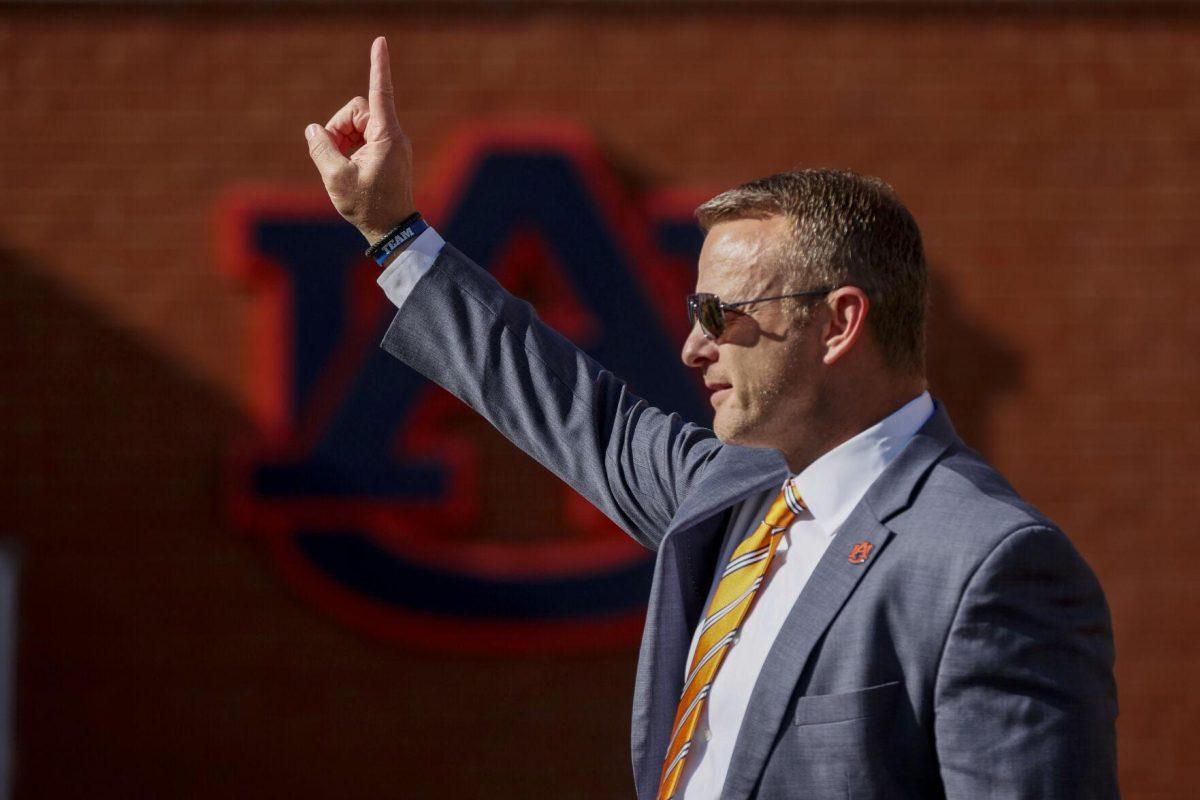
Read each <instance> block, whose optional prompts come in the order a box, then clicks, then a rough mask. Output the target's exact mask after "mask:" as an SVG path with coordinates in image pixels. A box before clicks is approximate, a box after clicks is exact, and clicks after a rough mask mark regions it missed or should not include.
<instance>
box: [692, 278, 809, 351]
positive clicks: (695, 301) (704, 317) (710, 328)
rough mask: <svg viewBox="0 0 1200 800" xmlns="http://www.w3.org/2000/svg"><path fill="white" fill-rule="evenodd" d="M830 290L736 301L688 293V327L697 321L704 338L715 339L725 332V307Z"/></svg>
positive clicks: (704, 294) (703, 293) (804, 295)
mask: <svg viewBox="0 0 1200 800" xmlns="http://www.w3.org/2000/svg"><path fill="white" fill-rule="evenodd" d="M832 291H833V288H832V287H830V288H824V289H810V290H809V291H807V292H793V293H792V294H777V295H772V296H771V297H756V298H754V299H753V300H738V301H737V302H736V303H726V302H725V301H723V300H722V299H721V298H719V297H717V296H716V295H715V294H708V293H707V292H700V293H698V294H689V295H688V296H687V315H688V328H694V327H696V323H697V322H699V323H700V330H701V332H703V333H704V337H705V338H706V339H717V338H720V336H721V334H722V333H724V332H725V310H726V309H729V308H737V307H738V306H748V305H750V304H751V303H765V302H766V301H768V300H782V299H784V298H785V297H817V296H820V295H826V294H829V293H830V292H832Z"/></svg>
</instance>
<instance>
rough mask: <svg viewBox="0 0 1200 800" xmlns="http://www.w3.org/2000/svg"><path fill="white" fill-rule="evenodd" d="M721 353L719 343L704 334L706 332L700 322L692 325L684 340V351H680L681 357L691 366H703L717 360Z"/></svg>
mask: <svg viewBox="0 0 1200 800" xmlns="http://www.w3.org/2000/svg"><path fill="white" fill-rule="evenodd" d="M719 353H720V351H719V350H718V349H717V343H716V342H714V341H712V340H711V339H709V338H708V337H707V336H705V335H704V332H703V331H701V330H700V323H699V322H697V323H696V324H695V325H693V326H692V330H691V331H690V332H689V333H688V336H687V338H686V339H684V340H683V352H682V353H680V358H682V359H683V363H684V364H687V365H688V366H689V367H703V366H705V365H707V364H711V363H712V362H714V361H716V360H717V355H718V354H719Z"/></svg>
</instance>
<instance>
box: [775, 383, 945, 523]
mask: <svg viewBox="0 0 1200 800" xmlns="http://www.w3.org/2000/svg"><path fill="white" fill-rule="evenodd" d="M932 415H933V400H932V399H931V398H930V396H929V392H923V393H921V395H920V396H919V397H916V398H914V399H913V400H910V401H909V402H908V403H905V404H904V405H903V406H901V407H900V408H899V409H898V410H896V411H894V412H893V413H892V414H890V415H888V416H887V417H885V418H884V419H883V420H881V421H880V422H878V423H876V424H875V425H872V426H871V427H869V428H867V429H866V430H864V431H862V432H861V433H859V434H857V435H856V436H854V437H853V438H852V439H848V440H847V441H845V442H842V443H841V444H840V445H838V446H837V447H835V448H833V449H832V450H830V451H829V452H828V453H825V454H824V455H823V456H821V457H820V458H818V459H817V460H816V461H814V462H813V463H811V464H809V465H808V466H807V467H805V468H804V470H803V471H801V472H800V473H799V474H798V475H795V476H794V477H793V478H792V483H793V485H794V486H795V487H796V490H797V492H799V494H800V497H801V498H802V499H803V501H804V504H805V506H806V507H807V508H808V510H809V511H810V512H811V513H812V515H813V519H815V520H816V521H817V523H818V524H819V525H820V526H821V528H822V530H824V531H825V533H826V534H828V535H830V536H832V535H833V533H834V532H835V531H836V530H837V529H838V528H839V527H841V525H842V523H843V522H845V521H846V518H847V517H849V516H850V512H851V511H853V510H854V507H855V506H857V505H858V503H859V501H861V500H862V498H863V495H865V494H866V493H867V489H869V488H871V484H872V483H874V482H875V480H876V478H878V477H879V475H880V474H881V473H882V472H883V470H884V469H885V468H886V467H887V465H888V464H890V463H891V462H892V459H894V458H895V457H896V456H897V455H899V453H900V451H901V450H903V449H904V446H905V445H906V444H908V442H909V440H911V439H912V437H913V435H914V434H916V432H917V431H918V430H920V429H921V426H922V425H924V424H925V422H926V421H927V420H928V419H929V418H930V416H932Z"/></svg>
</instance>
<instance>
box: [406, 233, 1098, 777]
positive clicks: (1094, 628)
mask: <svg viewBox="0 0 1200 800" xmlns="http://www.w3.org/2000/svg"><path fill="white" fill-rule="evenodd" d="M383 347H384V348H385V349H386V350H387V351H388V352H389V353H391V354H393V355H395V356H396V357H397V358H399V359H401V360H403V361H404V362H406V363H408V364H410V365H411V366H413V367H414V368H415V369H417V370H418V371H419V372H421V373H423V374H424V375H426V376H428V377H429V378H431V379H432V380H434V381H436V382H437V383H439V384H441V385H442V386H444V387H446V388H447V389H448V390H449V391H451V392H452V393H453V394H455V395H457V396H458V397H459V398H461V399H462V400H463V401H465V402H466V403H468V404H469V405H471V406H472V407H473V408H475V409H476V410H477V411H478V412H479V413H481V414H482V415H483V416H485V417H486V418H487V419H488V420H489V421H491V423H492V424H493V425H495V426H496V427H497V428H498V429H499V430H500V431H501V432H502V433H503V434H504V435H505V436H507V437H508V438H509V439H511V440H512V441H513V442H515V443H516V444H517V445H519V446H520V447H521V448H523V449H524V450H525V451H526V452H528V453H529V454H530V455H531V456H533V457H534V458H535V459H537V460H538V461H540V462H541V463H542V464H544V465H545V466H546V467H548V468H549V469H551V470H552V471H554V472H555V473H557V474H558V475H559V476H561V477H562V478H563V480H565V481H567V482H568V483H569V484H570V485H571V486H573V487H574V488H575V489H576V490H577V491H579V492H580V493H581V494H583V495H584V496H585V497H587V498H588V499H589V500H590V501H591V502H593V503H594V504H596V505H597V506H598V507H599V508H600V509H601V510H603V511H604V512H605V513H606V514H607V515H608V516H609V517H611V518H612V519H613V520H614V521H615V522H616V523H617V524H618V525H620V526H621V527H622V528H623V529H624V530H625V531H626V532H628V533H629V535H630V536H632V537H633V538H635V539H636V540H638V541H639V542H641V543H642V544H644V545H645V546H647V547H649V548H651V549H653V550H656V551H657V559H656V564H655V571H654V582H653V585H652V589H651V594H650V601H649V609H648V612H647V617H646V625H645V631H644V634H643V639H642V648H641V657H640V661H639V664H638V673H637V686H636V690H635V695H634V705H633V767H634V779H635V782H636V785H637V792H638V796H639V797H640V798H643V800H648V798H653V797H654V794H655V790H656V786H657V782H658V777H659V771H660V769H661V766H662V759H663V754H664V752H665V750H666V747H667V740H668V737H669V733H670V726H671V723H672V720H673V717H674V714H675V705H676V702H677V700H678V698H679V693H680V690H681V686H682V680H683V671H684V659H685V657H686V655H687V650H688V645H689V643H690V640H691V636H692V632H693V630H694V629H695V626H696V623H697V620H698V619H699V618H700V615H701V613H702V610H703V608H704V607H705V604H706V602H707V600H708V597H709V594H710V593H711V591H712V590H713V588H714V586H715V577H716V574H717V572H718V569H717V566H718V564H720V563H722V562H723V560H725V559H726V558H727V557H728V554H729V553H730V552H731V551H732V549H733V548H734V547H735V546H736V544H737V542H738V541H739V540H740V539H741V538H742V537H744V536H746V535H747V534H749V533H750V532H751V531H752V530H753V529H754V527H755V523H756V521H757V520H756V516H757V515H758V514H759V513H760V511H761V508H762V506H763V504H764V503H766V502H767V501H768V500H769V499H770V497H771V496H772V495H773V494H774V493H775V492H776V491H778V487H779V485H780V484H781V483H782V481H783V480H784V479H785V478H786V477H787V474H788V471H787V466H786V463H785V462H784V459H783V457H782V456H781V454H780V453H778V452H777V451H774V450H768V449H751V448H744V447H737V446H730V445H723V444H721V442H720V441H718V440H717V439H716V437H715V436H714V434H713V433H712V431H710V430H708V429H705V428H702V427H699V426H696V425H693V424H690V423H686V422H684V421H683V420H681V419H680V418H679V417H678V416H677V415H675V414H667V413H664V412H662V411H659V410H658V409H655V408H652V407H650V406H649V405H648V404H647V403H646V402H645V401H643V400H641V399H639V398H638V397H636V396H634V395H633V394H631V393H630V392H629V391H628V390H627V388H626V386H625V384H624V383H623V382H622V381H621V380H620V379H618V378H617V377H615V376H614V375H612V374H611V373H609V372H607V371H606V370H605V369H604V368H603V367H601V366H600V365H598V364H596V363H595V362H594V361H592V360H591V359H590V358H589V357H587V356H586V355H585V354H583V353H582V352H580V351H579V350H578V349H576V348H575V347H574V346H573V345H572V344H571V343H570V342H568V341H567V340H566V339H564V338H563V337H561V336H559V335H558V334H557V333H555V332H554V331H553V330H551V329H550V328H548V327H546V326H545V325H544V324H542V323H541V322H540V321H539V320H538V319H537V317H536V315H535V314H534V312H533V311H532V309H531V308H530V307H529V305H528V304H527V303H525V302H523V301H521V300H518V299H516V298H514V297H513V296H511V295H510V294H508V293H507V292H505V291H504V290H503V289H502V288H501V287H500V286H499V285H498V284H497V283H496V282H495V281H494V280H493V279H492V278H491V276H490V275H488V274H487V273H486V272H485V271H483V270H482V269H480V268H479V267H478V266H476V265H475V264H473V263H472V262H471V261H470V260H469V259H468V258H466V257H465V256H464V255H462V254H461V253H459V252H458V251H457V250H455V249H454V248H453V247H451V246H449V245H447V246H446V248H445V250H444V251H443V252H442V255H441V256H440V257H439V258H438V261H437V263H436V264H435V265H434V267H433V268H432V269H431V270H430V271H429V273H428V274H427V275H426V276H425V277H423V278H422V279H421V281H420V282H419V283H418V284H417V286H416V287H415V289H414V290H413V293H412V294H411V295H410V296H409V298H408V300H407V301H406V302H405V304H404V306H403V307H402V308H401V310H400V311H399V312H398V313H397V314H396V316H395V319H394V320H393V321H392V323H391V325H390V327H389V328H388V331H387V334H386V336H385V338H384V342H383ZM863 541H866V542H870V543H872V544H873V546H874V547H873V549H872V551H871V553H870V556H869V557H868V558H867V560H866V561H865V562H864V563H861V564H855V563H851V561H850V559H849V554H850V552H851V550H852V549H853V546H854V545H855V544H856V543H859V542H863ZM1112 665H1113V646H1112V631H1111V623H1110V620H1109V614H1108V609H1107V607H1106V605H1105V601H1104V595H1103V593H1102V592H1101V589H1100V585H1099V583H1098V582H1097V580H1096V578H1095V576H1094V575H1093V574H1092V572H1091V570H1090V569H1089V568H1088V566H1087V565H1086V564H1085V563H1084V561H1083V560H1082V559H1081V558H1080V556H1079V554H1078V553H1077V552H1076V551H1075V549H1074V547H1072V545H1071V543H1070V542H1069V541H1068V539H1067V537H1066V536H1065V535H1063V533H1062V532H1061V531H1060V530H1059V529H1058V528H1057V527H1055V525H1054V524H1053V523H1052V522H1051V521H1050V520H1048V519H1046V517H1044V516H1043V515H1042V514H1040V513H1039V512H1038V511H1037V510H1036V509H1034V508H1032V507H1031V506H1029V505H1028V504H1027V503H1025V502H1024V501H1023V500H1022V499H1021V498H1020V497H1018V496H1017V494H1016V493H1015V492H1014V491H1013V489H1012V488H1011V487H1010V486H1009V485H1008V484H1007V483H1006V482H1005V481H1004V479H1003V478H1001V477H1000V475H999V474H997V473H996V471H995V470H993V469H992V468H991V467H990V466H989V465H988V464H987V463H985V462H984V461H983V459H982V458H981V457H980V456H979V455H977V454H976V453H974V452H973V451H971V450H969V449H968V448H967V447H966V446H964V445H963V443H962V442H961V441H960V440H959V439H958V437H957V436H956V435H955V433H954V429H953V428H952V427H951V424H950V420H949V418H948V417H947V416H946V413H945V411H944V409H942V408H941V406H940V405H939V406H938V407H937V410H936V411H935V413H934V416H933V417H932V418H931V419H930V420H929V422H928V423H927V424H926V425H925V426H924V427H923V428H922V429H921V430H920V431H919V432H918V433H917V435H916V437H915V438H914V439H913V440H912V441H911V442H910V443H909V444H908V446H907V447H906V448H905V449H904V450H903V451H902V452H901V453H900V455H899V456H898V457H897V458H896V459H895V461H893V462H892V464H891V465H889V466H888V468H887V470H886V471H885V472H884V473H883V475H881V476H880V478H879V479H878V480H877V481H876V482H875V483H874V484H873V485H872V486H871V488H870V490H869V491H868V492H867V494H866V496H865V497H864V499H863V500H862V502H861V503H860V504H859V505H858V507H857V508H856V509H855V510H854V511H853V513H852V514H851V515H850V517H849V519H847V520H846V522H845V524H844V525H842V527H841V528H840V529H839V530H838V531H837V533H836V535H835V537H834V539H833V541H832V543H831V545H830V546H829V549H828V550H827V551H826V553H825V555H824V557H823V558H822V559H821V561H820V562H819V564H818V565H817V567H816V570H815V571H814V572H813V574H812V577H811V578H810V579H809V582H808V584H807V585H806V586H805V588H804V591H803V592H802V593H801V595H800V597H799V599H798V600H797V601H796V605H795V607H794V608H793V610H792V612H791V615H790V616H789V617H788V619H787V621H786V623H785V624H784V626H783V629H782V630H781V631H780V633H779V636H778V638H777V640H776V642H775V644H774V646H773V648H772V649H771V651H770V654H769V655H768V657H767V660H766V662H765V663H764V664H763V667H762V671H761V673H760V676H759V678H758V681H757V683H756V684H755V688H754V691H753V694H752V696H751V699H750V704H749V707H748V709H747V712H746V716H745V722H744V723H743V725H742V729H741V731H740V732H739V734H738V738H737V742H736V746H735V751H734V755H733V760H732V763H731V766H730V769H729V774H728V778H727V780H726V783H725V787H724V791H723V792H722V795H721V797H722V798H726V799H727V800H747V798H752V797H756V798H761V800H773V799H774V798H801V797H802V798H839V800H842V799H844V798H848V797H849V798H905V797H922V798H923V797H943V796H946V797H954V798H970V800H982V799H983V798H1035V797H1036V798H1042V797H1048V798H1049V797H1053V798H1060V797H1061V798H1067V797H1072V798H1075V797H1078V798H1100V797H1104V798H1108V797H1116V796H1117V783H1116V752H1115V740H1114V721H1115V717H1116V687H1115V684H1114V682H1113V675H1112Z"/></svg>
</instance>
